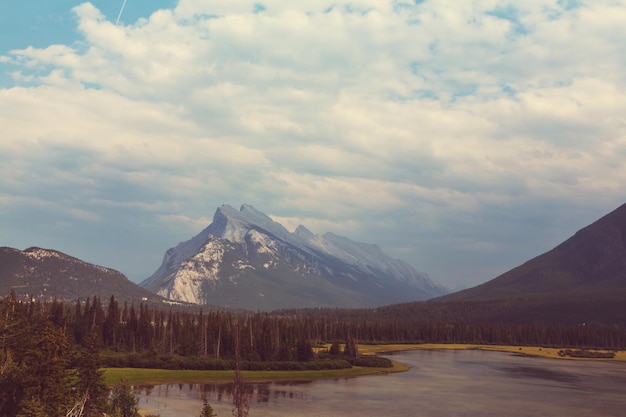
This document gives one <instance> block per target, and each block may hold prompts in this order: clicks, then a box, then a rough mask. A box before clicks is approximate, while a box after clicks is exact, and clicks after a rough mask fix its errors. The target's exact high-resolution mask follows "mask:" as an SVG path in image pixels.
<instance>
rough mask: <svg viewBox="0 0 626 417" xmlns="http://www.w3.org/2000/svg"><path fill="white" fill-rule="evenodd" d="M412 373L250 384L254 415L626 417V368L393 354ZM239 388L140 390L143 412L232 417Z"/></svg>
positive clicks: (465, 354)
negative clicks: (208, 409)
mask: <svg viewBox="0 0 626 417" xmlns="http://www.w3.org/2000/svg"><path fill="white" fill-rule="evenodd" d="M389 357H391V358H392V359H393V360H396V361H398V362H402V363H405V364H407V365H410V366H411V367H412V368H411V370H410V371H409V372H404V373H397V374H389V375H374V376H366V377H359V378H349V379H337V380H325V381H313V382H300V383H263V384H250V386H249V389H251V390H252V391H253V394H252V398H251V401H250V413H249V416H250V417H283V416H284V417H287V416H289V417H309V416H310V417H313V416H315V417H336V416H346V417H369V416H371V417H380V416H416V417H428V416H436V417H446V416H468V417H470V416H471V417H476V416H512V417H519V416H533V417H534V416H551V417H554V416H567V417H572V416H581V417H582V416H584V417H590V416H594V417H595V416H616V417H617V416H620V417H623V416H626V366H625V365H624V364H623V363H611V362H591V361H571V360H567V361H566V360H554V359H538V358H528V357H522V356H516V355H512V354H507V353H498V352H481V351H471V350H466V351H452V350H450V351H440V350H437V351H411V352H402V353H396V354H393V355H389ZM231 389H232V387H231V386H230V385H228V384H226V385H187V384H185V385H160V386H155V387H152V388H146V387H143V388H141V389H139V398H140V403H139V405H140V407H141V408H142V409H143V410H145V411H149V412H151V413H154V414H160V415H161V417H195V416H199V415H200V411H201V409H202V402H201V399H200V398H201V395H206V396H207V398H208V400H209V402H210V403H211V405H212V407H213V409H214V410H215V412H216V413H217V415H218V416H219V417H226V416H231V415H232V413H231V401H232V397H231V395H230V392H231Z"/></svg>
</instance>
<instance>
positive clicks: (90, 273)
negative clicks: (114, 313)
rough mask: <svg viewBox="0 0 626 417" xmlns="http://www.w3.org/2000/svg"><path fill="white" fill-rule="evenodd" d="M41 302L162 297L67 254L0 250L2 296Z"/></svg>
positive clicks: (1, 248)
mask: <svg viewBox="0 0 626 417" xmlns="http://www.w3.org/2000/svg"><path fill="white" fill-rule="evenodd" d="M12 289H13V290H14V291H15V292H16V294H17V295H19V296H25V295H28V296H29V297H34V298H37V299H41V300H51V299H57V300H69V301H75V300H77V299H79V298H82V299H84V298H88V297H92V296H94V295H95V296H98V297H100V298H101V299H102V300H107V299H108V298H110V297H111V295H115V297H116V298H117V299H118V300H120V301H129V302H133V301H134V302H137V301H138V302H141V301H142V300H144V301H147V300H150V301H162V300H163V299H162V298H161V297H158V296H155V294H153V293H151V292H149V291H147V290H145V289H143V288H141V287H139V286H138V285H136V284H134V283H132V282H131V281H129V280H128V278H126V277H125V276H124V275H122V274H121V273H120V272H118V271H115V270H113V269H108V268H103V267H101V266H97V265H93V264H89V263H86V262H83V261H81V260H80V259H77V258H73V257H71V256H68V255H66V254H64V253H61V252H58V251H54V250H49V249H41V248H35V247H33V248H29V249H26V250H24V251H21V250H19V249H14V248H9V247H0V295H8V294H9V293H10V292H11V290H12Z"/></svg>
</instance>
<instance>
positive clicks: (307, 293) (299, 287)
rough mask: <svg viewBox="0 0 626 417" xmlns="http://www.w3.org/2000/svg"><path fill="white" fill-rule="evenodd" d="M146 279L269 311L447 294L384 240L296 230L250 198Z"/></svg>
mask: <svg viewBox="0 0 626 417" xmlns="http://www.w3.org/2000/svg"><path fill="white" fill-rule="evenodd" d="M140 285H141V286H143V287H144V288H147V289H149V290H151V291H154V292H156V293H158V294H160V295H162V296H164V297H167V298H170V299H172V300H177V301H185V302H191V303H197V304H206V303H211V304H218V305H223V306H229V307H238V308H248V309H261V310H270V309H275V308H284V307H317V306H330V307H338V306H342V307H371V306H379V305H383V304H389V303H395V302H403V301H414V300H423V299H427V298H432V297H434V296H438V295H442V294H445V293H446V290H445V288H443V287H441V286H439V285H437V284H435V283H433V282H432V281H431V280H430V278H429V277H428V276H427V275H425V274H422V273H419V272H417V271H415V270H414V269H413V268H412V267H410V266H409V265H408V264H406V263H405V262H402V261H399V260H394V259H392V258H391V257H389V256H388V255H385V254H384V253H383V252H382V251H381V250H380V248H379V247H378V246H376V245H369V244H365V243H359V242H354V241H351V240H350V239H347V238H343V237H340V236H337V235H334V234H331V233H326V234H324V235H314V234H313V233H311V232H310V231H309V230H307V229H306V228H305V227H304V226H299V227H298V228H297V229H296V231H295V232H293V233H291V232H289V231H288V230H287V229H285V228H284V227H283V226H282V225H280V224H279V223H277V222H274V221H273V220H272V219H271V218H270V217H268V216H267V215H265V214H263V213H261V212H260V211H257V210H256V209H254V207H252V206H249V205H245V204H244V205H243V206H241V209H240V210H236V209H234V208H233V207H231V206H228V205H224V206H221V207H219V208H218V209H217V210H216V212H215V215H214V217H213V222H212V223H211V224H210V225H209V226H208V227H207V228H206V229H204V230H203V231H202V232H200V233H199V234H198V235H197V236H195V237H194V238H192V239H190V240H188V241H186V242H182V243H180V244H178V245H177V246H176V247H174V248H171V249H169V250H168V251H167V252H166V253H165V255H164V257H163V262H162V264H161V266H160V267H159V268H158V269H157V271H156V272H155V273H154V274H153V275H152V276H151V277H149V278H148V279H146V280H145V281H143V282H142V283H141V284H140Z"/></svg>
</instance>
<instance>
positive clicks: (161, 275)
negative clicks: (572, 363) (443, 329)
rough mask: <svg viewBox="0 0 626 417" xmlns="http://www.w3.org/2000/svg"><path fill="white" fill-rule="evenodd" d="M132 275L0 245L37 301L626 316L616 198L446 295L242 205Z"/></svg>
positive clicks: (625, 234)
mask: <svg viewBox="0 0 626 417" xmlns="http://www.w3.org/2000/svg"><path fill="white" fill-rule="evenodd" d="M141 285H142V286H144V287H145V288H142V287H140V286H138V285H136V284H134V283H132V282H130V281H129V280H128V279H127V278H126V277H125V276H123V275H122V274H121V273H119V272H117V271H114V270H112V269H108V268H103V267H100V266H96V265H92V264H89V263H86V262H83V261H81V260H79V259H76V258H73V257H71V256H68V255H65V254H63V253H61V252H58V251H54V250H47V249H41V248H30V249H26V250H24V251H20V250H18V249H13V248H7V247H3V248H0V296H1V295H6V294H8V293H9V292H10V291H11V289H14V290H15V291H16V292H17V293H18V294H21V295H25V294H27V295H28V296H29V297H34V298H37V299H43V300H47V299H55V298H56V299H59V300H70V301H71V300H76V299H78V298H82V299H84V298H86V297H91V296H93V295H97V296H99V297H100V298H102V299H106V298H108V297H110V296H111V295H112V294H114V295H115V296H116V298H118V299H119V300H123V301H129V302H139V301H149V302H159V303H163V302H174V301H172V300H176V301H177V302H189V303H196V304H202V305H206V304H210V305H211V307H212V308H215V307H216V306H230V307H233V308H243V309H250V310H257V309H258V310H271V309H276V308H290V307H295V308H299V307H322V306H331V307H335V306H336V307H372V306H382V305H388V306H387V307H385V308H381V309H379V310H377V312H378V314H383V313H384V314H388V315H393V314H401V315H402V316H403V317H404V316H407V315H409V316H411V317H413V316H415V319H416V320H418V319H432V320H434V321H437V320H439V321H440V320H444V321H445V320H458V319H459V318H462V319H467V320H473V321H484V322H490V321H500V322H543V323H545V322H553V323H570V324H572V323H575V324H584V323H586V322H589V323H593V322H595V323H603V324H619V325H626V314H625V313H624V311H625V310H624V303H625V302H626V205H623V206H621V207H619V208H618V209H616V210H615V211H613V212H611V213H609V214H607V215H606V216H604V217H602V218H601V219H599V220H598V221H596V222H594V223H593V224H591V225H589V226H587V227H585V228H583V229H582V230H580V231H578V232H577V233H576V234H574V236H572V237H571V238H569V239H567V240H566V241H565V242H563V243H561V244H560V245H558V246H557V247H555V248H554V249H552V250H551V251H548V252H546V253H544V254H542V255H539V256H537V257H536V258H534V259H531V260H529V261H528V262H526V263H524V264H523V265H520V266H518V267H517V268H514V269H512V270H510V271H508V272H506V273H504V274H502V275H500V276H499V277H497V278H495V279H493V280H491V281H488V282H486V283H484V284H482V285H479V286H476V287H474V288H469V289H466V290H462V291H459V292H456V293H452V294H447V295H444V294H445V292H446V289H445V288H443V287H441V286H439V285H437V284H435V283H433V282H432V281H431V280H430V279H429V278H428V276H427V275H426V274H422V273H419V272H417V271H415V270H414V269H413V268H412V267H410V266H409V265H407V264H406V263H405V262H403V261H399V260H395V259H393V258H391V257H389V256H387V255H385V254H384V253H383V252H382V251H381V250H380V248H378V247H377V246H376V245H370V244H365V243H359V242H354V241H351V240H350V239H347V238H344V237H340V236H337V235H334V234H332V233H325V234H323V235H315V234H313V233H311V232H310V231H308V230H307V229H306V228H304V227H303V226H300V227H298V228H297V229H296V231H294V232H293V233H291V232H289V231H287V230H286V229H285V228H284V227H283V226H281V225H280V224H278V223H276V222H274V221H273V220H271V219H270V218H269V217H268V216H266V215H265V214H263V213H261V212H259V211H257V210H255V209H254V208H253V207H251V206H247V205H244V206H242V207H241V209H240V210H235V209H234V208H232V207H230V206H222V207H220V208H218V209H217V211H216V212H215V215H214V218H213V222H212V223H211V224H210V225H209V226H208V227H207V228H206V229H204V230H203V231H202V232H201V233H200V234H198V235H197V236H195V237H194V238H192V239H190V240H189V241H186V242H183V243H180V244H178V245H177V246H176V247H174V248H172V249H169V250H168V251H167V252H166V253H165V256H164V258H163V263H162V264H161V266H160V267H159V268H158V269H157V270H156V272H155V273H154V274H153V275H152V276H151V277H150V278H148V279H146V280H145V281H144V282H143V283H142V284H141ZM157 293H158V294H157ZM426 299H429V300H428V302H426V303H423V302H418V303H412V302H411V301H415V300H426ZM394 303H401V304H396V305H395V306H394V305H391V304H394ZM372 311H373V310H372ZM410 312H413V313H410ZM405 318H406V317H405Z"/></svg>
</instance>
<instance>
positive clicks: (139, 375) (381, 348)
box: [104, 344, 626, 385]
mask: <svg viewBox="0 0 626 417" xmlns="http://www.w3.org/2000/svg"><path fill="white" fill-rule="evenodd" d="M418 349H426V350H439V349H477V350H487V351H498V352H510V353H515V354H520V355H527V356H534V357H542V358H553V359H564V358H563V357H561V356H559V354H558V352H559V351H560V350H561V349H559V348H545V347H534V346H506V345H462V344H414V345H400V344H398V345H359V351H360V352H361V353H362V354H365V355H368V354H370V355H371V354H375V353H383V352H396V351H404V350H418ZM565 359H568V360H612V361H624V362H626V351H619V352H616V354H615V357H614V358H613V359H579V358H569V357H568V358H565ZM408 369H409V368H408V367H407V366H405V365H402V364H399V363H396V362H394V363H393V368H364V367H358V366H355V367H352V368H350V369H332V370H321V371H243V377H244V379H245V380H246V381H247V382H263V381H305V380H306V381H310V380H314V379H335V378H350V377H357V376H363V375H375V374H382V373H389V372H404V371H407V370H408ZM104 378H105V382H106V383H107V384H108V385H115V384H118V383H119V382H120V381H121V380H122V379H125V380H127V381H128V382H129V383H130V384H133V385H137V384H145V385H158V384H178V383H185V384H211V383H227V382H231V381H232V380H233V371H172V370H165V369H136V368H108V369H105V371H104Z"/></svg>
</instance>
